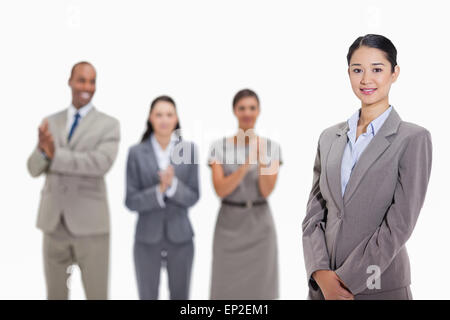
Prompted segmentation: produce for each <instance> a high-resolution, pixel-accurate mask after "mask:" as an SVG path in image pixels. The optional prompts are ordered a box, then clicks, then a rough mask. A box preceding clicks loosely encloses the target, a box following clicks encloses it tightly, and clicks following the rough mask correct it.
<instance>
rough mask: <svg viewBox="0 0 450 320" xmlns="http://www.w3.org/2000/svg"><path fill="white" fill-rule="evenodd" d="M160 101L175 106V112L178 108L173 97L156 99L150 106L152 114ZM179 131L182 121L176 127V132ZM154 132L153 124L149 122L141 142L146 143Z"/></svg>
mask: <svg viewBox="0 0 450 320" xmlns="http://www.w3.org/2000/svg"><path fill="white" fill-rule="evenodd" d="M160 101H165V102H169V103H170V104H172V105H173V107H174V108H175V110H176V108H177V106H176V104H175V101H174V100H173V99H172V98H171V97H169V96H159V97H157V98H155V99H154V100H153V101H152V104H151V105H150V113H152V110H153V108H154V107H155V105H156V104H157V103H158V102H160ZM177 129H180V121H178V122H177V125H176V126H175V130H177ZM152 132H153V126H152V123H151V122H150V120H147V130H145V132H144V134H143V135H142V139H141V142H144V141H145V140H147V139H148V138H149V137H150V135H151V134H152ZM180 139H181V137H180Z"/></svg>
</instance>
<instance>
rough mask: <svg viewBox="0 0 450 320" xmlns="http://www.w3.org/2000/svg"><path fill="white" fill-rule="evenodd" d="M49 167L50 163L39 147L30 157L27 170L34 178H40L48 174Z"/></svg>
mask: <svg viewBox="0 0 450 320" xmlns="http://www.w3.org/2000/svg"><path fill="white" fill-rule="evenodd" d="M49 165H50V161H49V160H48V159H46V158H45V156H44V154H43V153H42V152H41V150H39V148H37V147H36V149H34V151H33V153H32V154H31V155H30V156H29V157H28V161H27V168H28V172H29V173H30V175H31V176H32V177H39V176H40V175H41V174H42V173H45V172H47V170H48V167H49Z"/></svg>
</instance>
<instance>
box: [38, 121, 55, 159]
mask: <svg viewBox="0 0 450 320" xmlns="http://www.w3.org/2000/svg"><path fill="white" fill-rule="evenodd" d="M38 131H39V143H38V147H39V149H40V150H41V151H43V152H45V154H46V156H47V157H48V158H50V159H52V158H53V155H54V154H55V143H54V141H53V136H52V134H51V133H50V130H49V128H48V120H47V119H44V121H43V122H42V124H41V125H40V126H39V129H38Z"/></svg>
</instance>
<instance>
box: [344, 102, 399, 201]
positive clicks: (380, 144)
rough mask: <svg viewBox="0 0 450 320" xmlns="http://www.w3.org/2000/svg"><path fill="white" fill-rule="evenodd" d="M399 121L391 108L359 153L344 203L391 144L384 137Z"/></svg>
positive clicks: (392, 131) (390, 132) (394, 128)
mask: <svg viewBox="0 0 450 320" xmlns="http://www.w3.org/2000/svg"><path fill="white" fill-rule="evenodd" d="M400 122H401V119H400V116H399V115H398V113H397V112H396V111H395V110H394V109H392V111H391V113H390V114H389V116H388V117H387V119H386V121H385V122H384V124H383V125H382V126H381V128H380V130H379V132H378V133H376V134H375V137H373V139H372V141H370V143H369V145H368V146H367V147H366V149H365V150H364V151H363V153H362V154H361V156H360V158H359V160H358V162H357V163H356V165H355V167H354V168H353V170H352V174H351V175H350V180H349V181H348V184H347V187H346V189H345V193H344V204H346V203H347V202H348V201H349V200H350V199H351V197H352V195H353V194H354V192H355V191H356V189H357V188H358V185H359V184H360V182H361V180H362V179H363V178H364V175H365V173H366V172H367V170H369V168H370V167H371V166H372V164H373V163H374V162H375V161H376V160H377V159H378V158H379V157H380V156H381V155H382V154H383V152H384V151H385V150H386V149H387V148H388V147H389V145H390V144H391V142H390V140H388V139H386V138H387V137H388V136H390V135H392V134H395V133H396V132H397V129H398V126H399V124H400Z"/></svg>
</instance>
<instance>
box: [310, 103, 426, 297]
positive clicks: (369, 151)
mask: <svg viewBox="0 0 450 320" xmlns="http://www.w3.org/2000/svg"><path fill="white" fill-rule="evenodd" d="M347 131H348V125H347V123H346V122H343V123H340V124H338V125H335V126H333V127H331V128H328V129H326V130H325V131H323V132H322V134H321V136H320V138H319V144H318V148H317V156H316V159H315V163H314V178H313V186H312V190H311V194H310V196H309V200H308V205H307V212H306V217H305V218H304V220H303V225H302V228H303V251H304V259H305V264H306V271H307V279H308V283H309V288H310V290H320V288H319V287H318V285H317V283H316V282H315V281H314V279H313V278H312V277H311V275H312V273H313V272H314V271H316V270H320V269H328V270H334V271H335V272H336V274H337V275H338V276H339V277H340V278H341V279H342V280H343V282H344V283H345V285H346V286H347V287H348V288H349V289H350V291H351V292H352V293H353V294H354V295H357V294H360V293H361V294H371V293H379V292H382V291H387V290H391V289H395V288H401V287H404V286H407V285H409V284H410V282H411V279H410V264H409V258H408V253H407V251H406V247H405V243H406V241H407V240H408V238H409V237H410V235H411V233H412V231H413V229H414V226H415V224H416V221H417V218H418V216H419V212H420V210H421V208H422V204H423V202H424V199H425V193H426V190H427V185H428V181H429V178H430V172H431V153H432V145H431V136H430V133H429V132H428V131H427V130H426V129H424V128H422V127H419V126H417V125H415V124H412V123H408V122H404V121H402V120H401V119H400V117H399V115H398V113H397V112H396V111H395V110H392V111H391V113H390V114H389V116H388V118H387V119H386V121H385V123H384V124H383V126H382V127H381V129H380V130H379V132H378V133H377V134H376V135H375V137H374V138H373V139H372V141H371V142H370V144H369V145H368V146H367V148H366V149H365V151H364V152H363V154H362V155H361V157H360V158H359V160H358V162H357V164H356V165H355V167H354V168H353V172H352V175H351V177H350V181H349V183H348V185H347V188H346V190H345V193H344V197H342V193H341V161H342V156H343V152H344V148H345V146H346V144H347V134H346V133H347ZM373 266H375V268H378V269H377V270H379V271H380V273H381V275H380V277H379V283H380V284H381V285H380V287H379V288H373V289H371V288H369V287H370V286H368V281H370V279H369V277H371V276H373V275H374V273H373V272H374V271H373V270H374V269H371V268H373ZM310 295H311V291H310Z"/></svg>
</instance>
